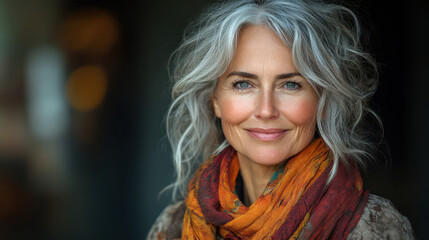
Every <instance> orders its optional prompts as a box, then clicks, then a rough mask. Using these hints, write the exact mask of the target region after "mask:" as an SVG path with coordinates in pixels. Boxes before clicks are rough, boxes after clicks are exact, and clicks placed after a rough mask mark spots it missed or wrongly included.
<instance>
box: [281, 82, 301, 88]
mask: <svg viewBox="0 0 429 240" xmlns="http://www.w3.org/2000/svg"><path fill="white" fill-rule="evenodd" d="M283 86H284V87H285V88H286V89H289V90H297V89H299V88H300V87H301V85H300V84H299V83H297V82H294V81H289V82H286V83H285V84H284V85H283Z"/></svg>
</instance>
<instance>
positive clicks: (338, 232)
mask: <svg viewBox="0 0 429 240" xmlns="http://www.w3.org/2000/svg"><path fill="white" fill-rule="evenodd" d="M331 168H332V161H331V160H330V157H329V148H328V147H327V146H326V145H325V143H324V141H323V140H322V139H321V138H319V139H316V140H314V141H313V142H312V143H311V144H310V145H309V146H307V147H306V148H305V149H304V150H303V151H301V152H300V153H299V154H297V155H296V156H294V157H292V158H291V159H289V160H288V161H287V163H286V164H284V165H283V166H282V167H280V168H279V169H278V170H277V171H276V172H275V173H274V175H273V177H272V178H271V179H270V181H269V183H268V184H267V186H266V188H265V190H264V192H263V194H262V195H261V196H260V197H259V198H258V199H257V200H256V201H255V202H254V203H253V204H252V205H251V206H249V207H247V206H245V205H244V204H243V203H242V202H241V201H240V199H239V198H238V196H237V195H236V193H235V191H234V190H235V184H236V179H237V175H238V174H239V170H240V167H239V162H238V159H237V153H236V151H235V150H234V149H233V148H232V147H227V148H226V149H224V150H223V151H222V152H221V153H220V154H218V155H216V156H213V157H212V158H211V159H209V160H208V161H206V162H204V163H203V164H202V165H201V166H200V168H199V169H198V170H197V172H196V174H195V175H194V177H193V178H192V180H191V182H190V184H189V186H188V189H189V190H188V197H187V199H186V204H187V210H186V213H185V217H184V222H183V223H184V225H183V232H182V239H216V236H217V235H218V236H220V237H222V238H224V239H263V238H264V239H345V238H346V237H347V235H348V234H349V233H350V231H351V230H352V229H353V227H354V226H355V225H356V224H357V222H358V220H359V218H360V215H361V214H362V211H363V208H364V207H365V205H366V201H367V196H368V193H367V192H364V191H363V187H362V179H361V177H360V174H359V170H358V168H357V167H356V166H355V165H350V166H349V167H346V166H345V165H344V164H342V163H340V164H339V168H338V171H337V174H336V176H335V178H334V179H333V180H332V181H331V182H330V183H329V185H328V186H327V185H326V184H327V180H328V177H329V173H330V171H331Z"/></svg>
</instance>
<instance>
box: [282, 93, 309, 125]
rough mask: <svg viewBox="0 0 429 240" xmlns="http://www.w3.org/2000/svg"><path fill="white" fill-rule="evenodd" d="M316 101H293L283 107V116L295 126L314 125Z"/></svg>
mask: <svg viewBox="0 0 429 240" xmlns="http://www.w3.org/2000/svg"><path fill="white" fill-rule="evenodd" d="M316 108H317V101H316V100H315V99H312V98H311V99H295V100H293V101H289V102H288V104H287V106H284V107H283V109H284V115H285V116H286V117H287V118H288V120H289V121H291V122H292V123H293V124H294V125H296V126H301V125H308V124H314V120H315V116H316Z"/></svg>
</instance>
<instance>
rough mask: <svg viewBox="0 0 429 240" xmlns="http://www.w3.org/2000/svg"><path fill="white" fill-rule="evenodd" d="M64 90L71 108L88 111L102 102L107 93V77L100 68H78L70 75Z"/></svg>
mask: <svg viewBox="0 0 429 240" xmlns="http://www.w3.org/2000/svg"><path fill="white" fill-rule="evenodd" d="M66 88H67V97H68V100H69V102H70V104H71V106H72V107H73V108H75V109H76V110H79V111H90V110H93V109H94V108H96V107H97V106H98V105H100V103H101V102H102V101H103V99H104V97H105V95H106V91H107V77H106V74H105V72H104V70H103V69H101V68H100V67H97V66H84V67H80V68H78V69H76V70H75V71H74V72H72V73H71V75H70V77H69V79H68V81H67V85H66Z"/></svg>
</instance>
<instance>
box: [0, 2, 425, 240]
mask: <svg viewBox="0 0 429 240" xmlns="http://www.w3.org/2000/svg"><path fill="white" fill-rule="evenodd" d="M210 2H213V1H209V0H181V1H175V0H164V1H123V2H119V1H113V0H103V1H102V0H85V1H84V0H73V1H72V0H0V239H14V240H15V239H67V240H68V239H70V240H71V239H73V240H74V239H144V237H145V235H146V234H147V232H148V230H149V229H150V227H151V225H152V223H153V222H154V221H155V218H156V217H157V216H158V214H159V213H160V212H161V211H162V209H163V208H164V207H165V206H166V205H167V204H168V203H169V201H170V197H169V195H168V194H167V195H162V196H160V197H158V193H159V191H161V190H162V188H163V187H165V186H166V185H167V184H168V183H170V182H171V181H172V179H173V178H172V177H173V172H174V170H173V165H172V163H171V152H170V147H169V145H168V142H167V141H166V138H165V128H164V123H163V119H164V114H165V112H166V110H167V107H168V104H169V102H170V95H169V86H170V85H169V82H168V76H167V61H168V57H169V55H170V54H171V53H172V51H173V50H174V49H175V48H176V47H177V46H178V44H179V43H180V41H181V37H182V34H183V30H184V28H185V27H186V25H187V24H188V23H189V21H191V20H192V19H194V18H195V17H196V16H197V15H198V14H199V13H200V12H201V10H202V9H204V8H205V7H207V6H208V4H209V3H210ZM343 2H344V3H345V4H346V5H348V6H350V7H352V8H353V9H355V10H356V11H357V13H358V14H359V16H360V17H361V19H362V21H363V23H364V24H365V28H366V30H367V31H368V32H369V33H370V35H369V42H370V45H369V46H370V50H371V51H372V52H373V53H374V55H375V57H376V59H377V61H378V62H379V64H380V70H381V76H380V87H379V91H378V92H377V94H376V95H375V97H374V100H373V103H372V104H373V106H374V108H375V110H376V112H378V113H379V114H380V116H381V118H382V120H383V122H384V124H385V125H384V126H385V140H384V144H383V145H382V146H381V147H380V152H381V153H382V154H379V155H380V157H379V161H378V164H370V165H369V166H368V169H367V170H366V171H365V172H364V173H363V177H364V181H365V183H366V186H367V187H368V188H369V189H370V190H371V192H372V193H374V194H377V195H380V196H383V197H385V198H388V199H390V200H391V201H392V202H393V203H394V205H395V206H396V207H397V208H398V210H399V211H400V212H401V213H402V214H404V215H405V216H407V217H408V218H409V220H410V221H411V223H412V226H413V228H414V230H415V233H416V236H417V237H418V238H420V239H424V238H426V237H427V236H428V234H427V232H425V231H424V230H425V226H427V225H428V224H429V220H428V218H427V217H426V216H427V215H428V214H429V207H428V204H427V203H428V202H429V194H428V190H429V188H428V187H427V185H428V184H429V174H428V173H427V171H428V170H429V159H428V157H427V156H426V154H425V153H424V151H425V150H428V148H429V144H428V143H429V141H428V139H427V137H428V136H429V127H428V122H429V99H428V95H429V94H428V93H427V92H428V89H429V78H428V75H429V74H428V71H429V70H428V69H429V68H428V64H429V61H428V58H427V56H428V54H429V51H428V45H427V43H428V42H429V37H428V29H429V28H428V24H429V21H428V20H429V19H428V14H427V13H428V12H429V8H428V3H427V2H425V1H411V2H409V1H407V3H403V4H393V2H391V1H384V0H383V1H370V0H362V1H343Z"/></svg>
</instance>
